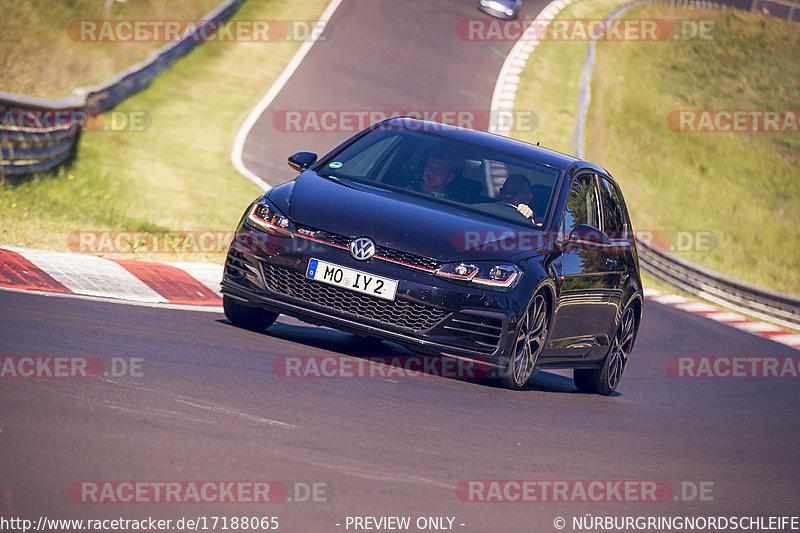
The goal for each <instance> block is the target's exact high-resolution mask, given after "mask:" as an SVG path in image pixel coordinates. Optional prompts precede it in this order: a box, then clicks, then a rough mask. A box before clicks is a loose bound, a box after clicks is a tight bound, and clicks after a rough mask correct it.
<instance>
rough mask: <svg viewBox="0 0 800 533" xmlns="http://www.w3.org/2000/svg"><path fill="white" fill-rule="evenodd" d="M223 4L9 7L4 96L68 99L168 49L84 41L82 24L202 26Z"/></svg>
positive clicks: (57, 1)
mask: <svg viewBox="0 0 800 533" xmlns="http://www.w3.org/2000/svg"><path fill="white" fill-rule="evenodd" d="M221 3H222V0H192V1H191V2H185V1H183V0H136V1H135V2H112V4H111V9H110V10H109V11H106V10H105V4H106V2H104V1H103V0H70V1H69V2H65V1H64V0H36V1H35V2H14V1H8V2H4V3H3V15H2V16H0V68H2V73H3V75H0V91H7V92H12V93H19V94H25V95H28V96H38V97H40V98H64V97H66V96H69V94H70V93H71V92H72V89H74V88H75V87H80V86H84V85H92V84H96V83H100V82H101V81H104V80H106V79H108V78H110V77H111V76H113V75H114V74H116V73H117V72H119V71H121V70H123V69H125V68H127V67H129V66H131V65H133V64H135V63H137V62H139V61H142V60H143V59H145V58H147V57H148V56H149V55H150V54H151V53H152V52H153V51H155V50H156V49H157V48H158V47H160V46H162V45H164V44H165V43H161V42H154V41H141V40H140V41H136V42H122V41H115V42H87V41H82V40H81V34H80V31H79V29H80V26H79V25H76V24H78V21H93V20H129V21H145V20H155V21H158V20H173V21H175V20H199V19H200V18H202V17H203V16H204V15H206V14H207V13H210V12H211V11H212V10H213V9H214V8H215V7H217V6H218V5H219V4H221ZM71 24H72V26H71ZM71 30H73V31H71ZM74 30H78V31H74ZM99 34H100V32H92V33H88V34H86V35H99Z"/></svg>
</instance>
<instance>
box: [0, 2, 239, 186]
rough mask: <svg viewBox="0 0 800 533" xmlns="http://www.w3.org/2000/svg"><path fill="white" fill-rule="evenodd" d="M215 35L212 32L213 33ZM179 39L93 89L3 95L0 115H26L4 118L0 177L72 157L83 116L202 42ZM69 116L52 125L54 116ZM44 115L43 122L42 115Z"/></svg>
mask: <svg viewBox="0 0 800 533" xmlns="http://www.w3.org/2000/svg"><path fill="white" fill-rule="evenodd" d="M242 3H244V0H226V1H225V2H224V3H222V4H221V5H220V6H219V7H217V8H216V9H215V10H214V11H212V12H211V13H209V14H208V15H206V16H205V17H203V18H202V19H201V20H200V21H198V23H197V25H196V29H197V31H198V33H200V34H201V35H203V34H204V33H203V32H202V31H201V28H205V27H206V26H208V25H209V24H213V23H217V22H220V21H223V20H226V19H228V18H230V16H231V15H233V13H234V12H235V11H236V10H237V9H238V8H239V6H240V5H241V4H242ZM209 33H212V32H209ZM202 42H203V41H202V40H198V39H183V38H181V37H179V38H177V39H175V40H174V41H171V42H169V43H167V44H166V45H164V46H162V47H160V48H159V49H158V50H156V51H155V52H153V53H152V54H151V55H150V57H148V58H147V59H145V60H144V61H141V62H139V63H137V64H135V65H133V66H132V67H130V68H127V69H125V70H123V71H122V72H120V73H118V74H116V75H115V76H113V77H112V78H111V79H109V80H107V81H105V82H103V83H101V84H98V85H93V86H90V87H80V88H78V89H75V90H74V91H73V94H72V95H71V96H70V97H68V98H64V99H60V100H46V99H42V98H33V97H30V96H24V95H19V94H14V93H8V92H3V91H0V117H14V116H18V115H19V114H23V113H27V117H28V118H27V120H25V123H24V125H23V126H20V121H16V120H0V154H1V155H2V157H0V179H2V178H3V177H4V176H18V175H24V174H31V173H35V172H45V171H48V170H51V169H53V168H55V167H57V166H58V165H61V164H62V163H64V162H65V161H67V160H68V159H70V158H71V156H72V155H73V154H74V153H75V151H76V149H77V144H78V140H79V138H80V134H81V128H82V124H83V123H82V121H81V117H82V116H84V117H85V116H91V115H94V114H97V113H102V112H103V111H107V110H109V109H111V108H113V107H114V106H115V105H117V104H119V103H120V102H122V101H123V100H125V99H126V98H128V97H129V96H131V95H132V94H134V93H136V92H139V91H141V90H142V89H144V88H145V87H147V86H148V85H150V83H151V82H152V81H153V80H154V79H155V78H156V76H158V75H159V74H160V73H161V72H163V71H164V70H165V69H167V68H168V67H169V66H171V65H172V64H173V63H175V61H177V60H178V59H179V58H180V57H182V56H183V55H185V54H186V53H188V52H189V51H190V50H192V49H193V48H194V47H195V46H197V45H198V44H200V43H202ZM57 112H65V113H63V114H62V115H60V116H61V117H62V120H60V121H57V124H53V123H52V121H51V119H50V117H53V116H55V113H57ZM43 116H44V119H42V117H43Z"/></svg>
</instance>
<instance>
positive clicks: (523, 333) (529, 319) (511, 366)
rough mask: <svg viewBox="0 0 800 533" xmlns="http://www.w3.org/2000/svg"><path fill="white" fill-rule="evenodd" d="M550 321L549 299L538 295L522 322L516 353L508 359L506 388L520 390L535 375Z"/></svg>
mask: <svg viewBox="0 0 800 533" xmlns="http://www.w3.org/2000/svg"><path fill="white" fill-rule="evenodd" d="M548 320H549V315H548V310H547V298H545V296H544V294H542V293H538V294H537V295H536V296H534V297H533V300H532V301H531V304H530V305H529V306H528V310H527V311H526V312H525V316H524V317H523V318H522V320H521V321H520V322H521V323H520V325H519V329H518V330H517V339H516V341H515V343H514V351H513V352H512V354H511V357H509V358H508V363H507V364H506V367H505V371H504V372H503V376H502V380H501V381H502V383H503V385H504V386H505V387H508V388H509V389H515V390H519V389H521V388H522V387H524V386H525V384H526V383H527V382H528V380H529V379H530V377H531V375H533V371H534V369H535V368H536V362H537V361H538V360H539V354H540V353H542V350H543V349H544V345H545V342H547V333H548V332H547V323H548Z"/></svg>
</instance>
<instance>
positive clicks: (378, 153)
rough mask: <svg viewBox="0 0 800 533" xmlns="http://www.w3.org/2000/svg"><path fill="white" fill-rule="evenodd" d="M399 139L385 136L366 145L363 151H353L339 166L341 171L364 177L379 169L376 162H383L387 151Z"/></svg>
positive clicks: (349, 174)
mask: <svg viewBox="0 0 800 533" xmlns="http://www.w3.org/2000/svg"><path fill="white" fill-rule="evenodd" d="M399 141H400V139H399V138H397V137H387V138H384V139H380V140H379V141H378V142H376V143H374V144H372V145H369V146H367V147H366V148H364V149H363V151H360V152H357V153H355V154H354V155H353V156H352V157H350V158H348V159H347V161H345V162H344V163H343V164H342V166H341V167H340V168H341V170H342V172H346V173H347V175H348V176H352V177H358V178H366V177H368V175H369V174H370V173H371V172H372V173H377V172H379V171H380V168H377V167H379V166H380V165H378V164H377V163H380V162H385V159H386V157H387V155H388V154H389V151H390V150H391V149H392V148H394V147H395V146H396V145H397V144H398V143H399Z"/></svg>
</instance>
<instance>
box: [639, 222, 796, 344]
mask: <svg viewBox="0 0 800 533" xmlns="http://www.w3.org/2000/svg"><path fill="white" fill-rule="evenodd" d="M636 242H637V244H638V247H639V263H640V264H641V266H642V270H644V271H645V272H647V273H648V274H649V275H651V276H652V277H654V278H655V279H657V280H658V281H660V282H662V283H666V284H668V285H672V286H675V287H677V288H679V289H681V290H683V291H686V292H688V293H690V294H694V295H696V296H699V297H700V298H704V299H706V300H708V301H710V302H714V303H717V304H719V305H722V306H723V307H727V308H730V309H734V310H739V311H741V312H743V313H747V314H749V315H752V316H755V317H758V318H761V319H763V320H768V321H770V322H773V323H775V324H778V325H781V326H784V327H788V328H793V329H800V298H798V297H796V296H791V295H788V294H781V293H779V292H775V291H771V290H769V289H764V288H762V287H758V286H756V285H751V284H749V283H745V282H743V281H738V280H735V279H732V278H729V277H727V276H724V275H722V274H720V273H718V272H714V271H712V270H709V269H707V268H705V267H701V266H699V265H696V264H694V263H691V262H689V261H686V260H685V259H681V258H680V257H676V256H674V255H672V254H670V253H667V252H665V251H663V250H660V249H658V248H657V247H655V246H654V245H653V244H652V243H649V242H647V241H643V240H641V239H638V238H637V239H636Z"/></svg>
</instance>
